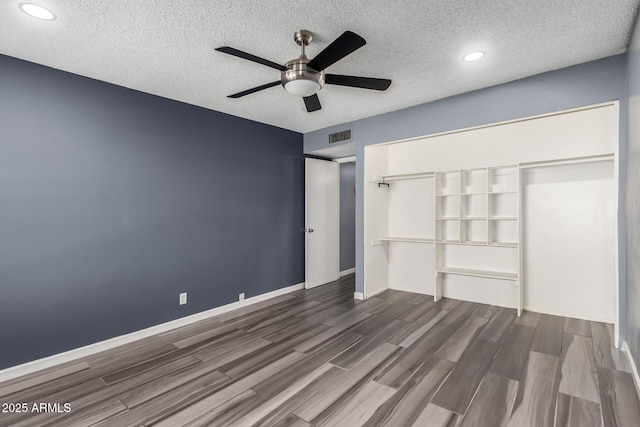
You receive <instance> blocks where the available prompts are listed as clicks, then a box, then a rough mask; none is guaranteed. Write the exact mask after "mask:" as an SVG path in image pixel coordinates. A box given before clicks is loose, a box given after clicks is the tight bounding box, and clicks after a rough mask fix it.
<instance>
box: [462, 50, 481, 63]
mask: <svg viewBox="0 0 640 427" xmlns="http://www.w3.org/2000/svg"><path fill="white" fill-rule="evenodd" d="M483 56H484V52H482V51H480V50H479V51H477V52H471V53H467V54H466V55H465V56H464V58H462V59H464V60H465V61H466V62H473V61H477V60H478V59H480V58H482V57H483Z"/></svg>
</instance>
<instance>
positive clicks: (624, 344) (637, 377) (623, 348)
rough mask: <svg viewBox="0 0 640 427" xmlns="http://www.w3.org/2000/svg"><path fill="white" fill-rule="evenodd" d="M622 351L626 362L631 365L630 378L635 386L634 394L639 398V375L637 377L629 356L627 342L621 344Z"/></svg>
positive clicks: (631, 356)
mask: <svg viewBox="0 0 640 427" xmlns="http://www.w3.org/2000/svg"><path fill="white" fill-rule="evenodd" d="M622 351H624V352H625V354H626V355H627V360H628V361H629V364H630V365H631V376H632V377H633V383H634V384H635V385H636V392H637V393H638V396H640V375H638V368H637V367H636V362H635V361H634V360H633V355H632V354H631V350H630V349H629V346H628V345H627V342H626V341H625V342H623V343H622Z"/></svg>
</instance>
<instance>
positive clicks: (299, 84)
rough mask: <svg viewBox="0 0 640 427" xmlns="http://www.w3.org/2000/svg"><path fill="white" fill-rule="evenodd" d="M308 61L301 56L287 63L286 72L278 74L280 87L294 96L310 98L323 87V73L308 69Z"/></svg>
mask: <svg viewBox="0 0 640 427" xmlns="http://www.w3.org/2000/svg"><path fill="white" fill-rule="evenodd" d="M308 62H309V59H308V58H307V57H306V56H305V55H304V54H302V55H301V56H300V57H299V58H298V59H294V60H292V61H289V62H287V63H286V64H284V65H285V67H286V70H285V71H282V73H281V74H280V79H281V80H282V86H284V88H285V89H286V90H287V92H289V93H291V94H293V95H296V96H303V97H305V96H311V95H314V94H315V93H317V92H318V91H319V90H320V89H322V86H323V85H324V71H316V70H314V69H313V68H311V67H309V66H308V65H307V63H308Z"/></svg>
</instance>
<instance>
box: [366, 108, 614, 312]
mask: <svg viewBox="0 0 640 427" xmlns="http://www.w3.org/2000/svg"><path fill="white" fill-rule="evenodd" d="M617 117H618V104H617V103H616V102H610V103H604V104H599V105H596V106H589V107H585V108H581V109H576V110H572V111H568V112H567V111H563V112H558V113H552V114H548V115H543V116H536V117H528V118H523V119H521V120H514V121H511V122H505V123H497V124H491V125H487V126H481V127H478V128H472V129H462V130H459V131H453V132H446V133H442V134H437V135H428V136H424V137H420V138H413V139H408V140H402V141H393V142H389V143H383V144H378V145H368V146H365V148H364V177H365V183H364V266H363V267H364V268H363V272H364V278H363V283H364V287H363V289H362V290H363V292H362V297H363V298H365V299H366V298H370V297H372V296H375V295H376V294H377V293H379V292H383V291H384V290H386V289H397V290H402V291H408V292H415V293H420V294H426V295H432V296H433V298H434V300H436V301H438V300H439V299H440V298H443V297H445V298H454V299H460V300H466V301H473V302H478V303H484V304H491V305H497V306H502V307H508V308H513V309H515V310H516V311H517V314H518V315H520V314H521V312H522V311H523V310H532V311H538V312H543V313H549V314H555V315H561V316H570V317H576V318H582V319H588V320H597V321H609V322H614V320H615V319H616V318H617V313H618V311H617V310H618V304H619V302H618V301H617V300H614V298H615V289H617V286H618V284H617V276H616V274H615V268H616V267H615V265H616V262H617V261H616V259H617V258H616V257H617V252H616V250H617V246H616V243H615V242H616V238H615V236H616V234H615V233H616V227H617V223H616V214H615V209H616V200H615V198H614V197H612V196H611V195H612V194H615V193H616V191H617V188H618V181H617V179H618V178H617V175H616V174H615V170H616V167H617V166H616V165H617V159H616V153H617V141H618V125H617V123H618V121H617ZM578 295H579V296H580V297H579V298H577V296H578Z"/></svg>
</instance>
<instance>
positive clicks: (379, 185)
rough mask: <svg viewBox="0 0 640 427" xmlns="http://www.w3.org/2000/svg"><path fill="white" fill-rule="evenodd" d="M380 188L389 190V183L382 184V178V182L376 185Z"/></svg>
mask: <svg viewBox="0 0 640 427" xmlns="http://www.w3.org/2000/svg"><path fill="white" fill-rule="evenodd" d="M380 187H387V188H389V183H388V182H384V178H382V182H379V183H378V188H380Z"/></svg>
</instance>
